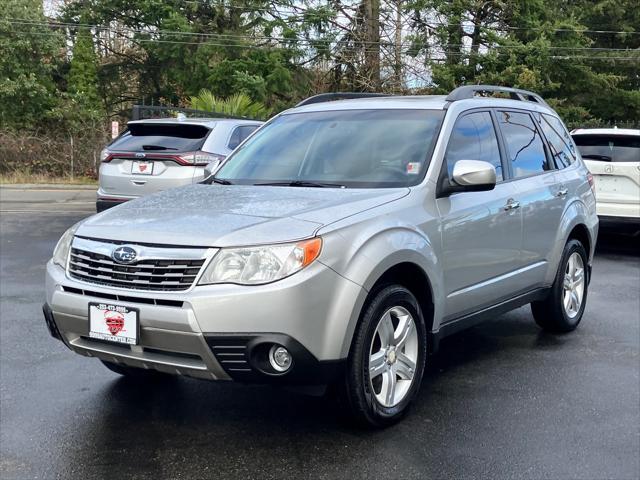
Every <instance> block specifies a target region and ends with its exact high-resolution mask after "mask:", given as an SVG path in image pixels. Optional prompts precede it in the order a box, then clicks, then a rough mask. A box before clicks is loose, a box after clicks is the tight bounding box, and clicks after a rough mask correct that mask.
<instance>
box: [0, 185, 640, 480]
mask: <svg viewBox="0 0 640 480" xmlns="http://www.w3.org/2000/svg"><path fill="white" fill-rule="evenodd" d="M89 193H91V192H89ZM15 195H16V194H14V196H12V197H11V199H12V203H9V202H8V201H4V200H5V199H6V198H7V197H6V196H4V197H2V198H3V202H2V205H1V207H0V237H1V239H0V240H1V243H0V264H1V276H0V293H1V302H0V477H1V478H3V479H4V478H7V479H13V478H20V479H22V478H46V479H48V478H64V479H68V478H78V479H94V478H96V479H102V478H105V479H107V478H109V479H111V478H136V479H159V478H171V479H175V478H187V479H192V478H242V479H244V478H265V479H267V478H278V479H282V478H292V479H298V478H327V479H331V478H350V479H354V478H385V479H396V478H433V477H435V478H536V479H537V478H584V479H595V478H615V479H622V478H629V479H637V478H639V477H640V355H639V351H640V299H639V295H638V294H639V289H640V251H639V250H640V248H639V247H638V245H640V238H638V237H636V238H635V239H634V238H631V237H626V236H617V235H614V234H611V233H605V234H604V235H603V236H601V239H600V243H599V248H598V253H597V256H596V260H595V264H594V271H593V281H592V283H591V286H590V291H589V299H588V305H587V310H586V313H585V317H584V319H583V322H582V324H581V325H580V327H579V328H578V330H577V331H576V332H574V333H572V334H569V335H562V336H555V335H548V334H544V333H542V332H541V331H540V330H539V329H538V328H537V327H536V325H535V323H534V322H533V319H532V318H531V315H530V313H529V309H528V308H527V307H525V308H521V309H519V310H516V311H514V312H511V313H508V314H506V315H503V316H501V317H499V318H496V319H495V320H494V321H490V322H486V323H484V324H482V325H479V326H477V327H475V328H473V329H471V330H468V331H466V332H463V333H460V334H458V335H455V336H453V337H450V338H448V339H446V340H445V341H444V342H443V343H442V347H441V351H440V352H439V353H438V354H437V355H436V356H435V357H433V358H431V359H430V364H429V366H428V370H427V372H426V374H425V379H424V382H423V386H422V389H421V392H420V395H419V397H418V398H417V400H416V402H415V404H414V406H413V409H412V411H411V413H410V414H409V416H408V417H407V418H406V419H405V420H404V421H403V422H402V423H400V424H398V425H396V426H394V427H391V428H389V429H386V430H383V431H364V430H359V429H357V428H354V427H352V426H350V425H349V424H348V423H347V422H345V421H344V419H343V418H342V412H341V411H339V409H338V407H336V405H335V404H334V403H332V402H329V401H326V400H325V399H323V398H316V397H307V396H303V395H300V394H296V393H292V392H289V391H285V390H278V389H276V388H273V387H267V386H242V385H235V384H230V383H209V382H205V381H198V380H192V379H185V378H177V379H175V380H171V381H168V382H164V383H151V382H135V381H130V380H127V379H123V378H121V377H119V376H118V375H116V374H114V373H112V372H110V371H108V370H107V369H106V368H104V367H103V366H102V365H101V364H100V363H99V362H98V361H97V360H95V359H88V358H85V357H80V356H78V355H75V354H73V353H71V352H70V351H69V350H67V349H66V348H65V347H64V346H63V345H62V344H61V343H60V342H58V341H56V340H54V339H52V338H51V337H50V336H49V334H48V332H47V329H46V327H45V323H44V320H43V318H42V313H41V306H42V303H43V301H44V264H45V262H46V260H47V259H48V258H49V257H50V255H51V252H52V250H53V247H54V245H55V243H56V241H57V239H58V238H59V236H60V235H61V234H62V232H63V231H64V230H65V229H66V228H67V227H69V226H70V225H72V224H73V223H75V222H76V221H78V220H80V219H81V218H83V217H84V216H86V215H87V214H88V213H89V212H91V211H92V208H93V207H94V204H93V203H92V202H93V201H95V197H92V196H91V195H88V194H80V195H79V196H75V197H74V196H70V197H71V198H67V200H65V201H60V202H56V198H59V197H57V196H55V194H53V195H54V197H52V198H53V200H51V197H50V196H48V195H49V194H46V195H45V194H37V195H36V196H35V197H33V196H31V194H30V193H28V192H27V193H25V194H23V195H22V196H19V195H18V197H15ZM42 198H44V199H45V200H43V201H41V199H42ZM69 202H75V203H74V204H73V208H72V207H71V206H70V205H69V204H68V203H69ZM21 204H29V208H26V207H25V206H24V205H21Z"/></svg>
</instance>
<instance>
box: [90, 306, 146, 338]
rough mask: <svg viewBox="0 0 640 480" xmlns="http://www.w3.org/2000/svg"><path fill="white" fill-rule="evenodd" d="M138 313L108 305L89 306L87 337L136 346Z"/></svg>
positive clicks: (126, 308)
mask: <svg viewBox="0 0 640 480" xmlns="http://www.w3.org/2000/svg"><path fill="white" fill-rule="evenodd" d="M138 316H139V311H138V309H136V308H130V307H124V306H122V305H112V304H109V303H90V304H89V337H90V338H96V339H100V340H106V341H108V342H116V343H125V344H127V345H137V344H138V337H139V318H138Z"/></svg>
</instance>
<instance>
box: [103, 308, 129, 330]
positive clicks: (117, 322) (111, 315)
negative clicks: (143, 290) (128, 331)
mask: <svg viewBox="0 0 640 480" xmlns="http://www.w3.org/2000/svg"><path fill="white" fill-rule="evenodd" d="M104 321H105V323H106V324H107V329H108V330H109V332H110V333H111V335H117V334H118V333H120V332H121V331H122V329H123V328H124V315H123V314H121V313H120V312H111V311H106V312H104Z"/></svg>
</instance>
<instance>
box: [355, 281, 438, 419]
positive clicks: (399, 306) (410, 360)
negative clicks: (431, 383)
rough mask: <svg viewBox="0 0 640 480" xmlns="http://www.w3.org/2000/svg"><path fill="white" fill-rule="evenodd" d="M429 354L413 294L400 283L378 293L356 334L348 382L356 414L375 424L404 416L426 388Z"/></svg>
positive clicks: (363, 315) (421, 320)
mask: <svg viewBox="0 0 640 480" xmlns="http://www.w3.org/2000/svg"><path fill="white" fill-rule="evenodd" d="M426 354H427V342H426V332H425V323H424V318H423V316H422V312H421V310H420V306H419V304H418V302H417V300H416V298H415V297H414V296H413V294H412V293H411V292H410V291H409V290H407V289H406V288H404V287H402V286H400V285H391V286H387V287H384V288H382V289H380V290H378V291H377V292H375V293H373V294H372V295H371V297H370V299H369V300H368V302H367V304H366V305H365V309H364V312H363V314H362V318H361V319H360V323H359V325H358V327H357V329H356V332H355V334H354V339H353V343H352V346H351V352H350V355H349V360H348V366H347V373H346V381H345V385H344V394H345V396H346V400H347V403H348V405H349V406H350V409H351V412H352V414H353V416H354V418H355V419H356V420H357V421H358V422H359V423H361V424H365V425H369V426H375V427H383V426H387V425H390V424H393V423H395V422H397V421H398V420H400V419H401V418H402V416H403V415H404V414H405V413H406V411H407V409H408V407H409V405H410V403H411V401H412V400H413V398H414V397H415V395H416V393H417V392H418V390H419V388H420V383H421V381H422V374H423V372H424V366H425V358H426Z"/></svg>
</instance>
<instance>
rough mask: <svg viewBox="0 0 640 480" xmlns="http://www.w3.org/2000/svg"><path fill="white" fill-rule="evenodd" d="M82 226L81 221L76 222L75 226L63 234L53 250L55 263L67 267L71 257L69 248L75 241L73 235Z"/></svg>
mask: <svg viewBox="0 0 640 480" xmlns="http://www.w3.org/2000/svg"><path fill="white" fill-rule="evenodd" d="M79 226H80V222H78V223H76V224H75V225H74V226H73V227H71V228H70V229H69V230H67V231H66V232H64V234H62V237H60V240H58V244H57V245H56V248H55V249H54V250H53V263H55V264H56V265H60V266H61V267H62V268H67V258H68V257H69V250H70V249H71V242H72V241H73V235H74V234H75V233H76V230H77V229H78V227H79Z"/></svg>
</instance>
